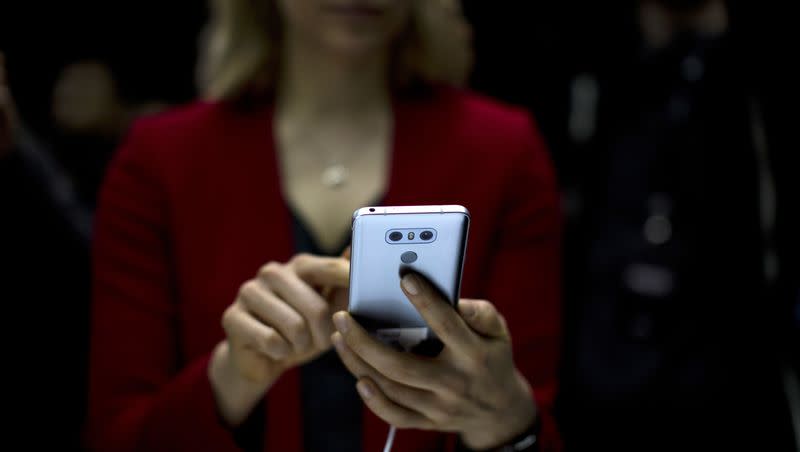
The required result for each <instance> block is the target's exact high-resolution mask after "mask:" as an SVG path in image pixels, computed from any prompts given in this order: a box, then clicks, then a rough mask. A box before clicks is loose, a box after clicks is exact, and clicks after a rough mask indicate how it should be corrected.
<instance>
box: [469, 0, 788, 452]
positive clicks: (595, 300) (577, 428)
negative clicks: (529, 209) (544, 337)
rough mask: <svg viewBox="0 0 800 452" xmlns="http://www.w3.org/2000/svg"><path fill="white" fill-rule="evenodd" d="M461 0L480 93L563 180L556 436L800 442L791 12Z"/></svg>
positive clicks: (591, 446) (624, 444)
mask: <svg viewBox="0 0 800 452" xmlns="http://www.w3.org/2000/svg"><path fill="white" fill-rule="evenodd" d="M465 5H466V8H465V9H466V12H467V15H468V17H469V18H470V19H471V20H472V22H473V24H474V27H475V28H474V30H475V39H476V48H477V55H476V62H477V66H476V71H475V76H474V77H473V80H472V81H473V84H474V86H475V87H476V88H478V89H479V90H481V91H484V92H487V93H489V94H492V95H495V96H498V97H500V98H502V99H506V100H508V101H512V102H515V103H519V104H522V105H526V106H527V107H529V108H530V109H532V110H533V111H534V112H535V113H536V116H537V119H539V120H540V124H541V126H542V129H543V132H544V135H545V137H546V139H547V141H548V142H549V144H550V148H551V149H552V150H553V158H554V160H555V162H556V166H557V168H558V170H559V179H560V183H561V186H562V190H563V191H564V203H563V205H564V210H565V213H566V214H567V219H568V222H567V234H566V241H565V248H566V249H565V256H566V262H565V334H564V337H565V349H564V355H563V379H562V387H563V394H562V400H561V402H562V403H561V404H560V409H559V413H560V415H561V419H562V420H563V433H564V438H565V444H566V446H567V448H568V449H570V450H577V451H583V450H596V449H597V448H610V449H613V450H722V449H724V448H734V449H742V448H749V449H751V450H767V449H769V450H794V448H793V447H792V443H793V441H792V431H791V430H792V428H791V427H792V425H794V426H795V438H800V401H798V394H800V390H798V387H797V373H796V369H797V360H798V358H800V349H798V347H800V336H798V331H800V330H798V324H797V314H796V312H797V307H796V306H797V305H796V303H797V298H798V290H799V286H800V266H798V258H800V249H799V248H798V240H800V223H798V221H797V220H798V216H799V215H798V206H800V199H798V195H800V187H799V186H798V179H799V178H798V177H797V166H796V164H794V159H793V158H792V157H791V156H792V155H793V154H796V150H797V149H798V148H800V144H799V143H798V134H797V127H796V125H795V124H794V122H796V115H795V114H793V113H790V112H793V111H796V110H797V108H798V105H800V102H799V101H800V100H799V99H797V97H796V89H793V87H794V86H796V80H797V78H796V77H793V75H794V74H793V73H792V72H790V71H789V66H791V64H790V62H791V61H792V60H793V59H794V58H795V57H794V54H795V53H796V48H793V47H796V46H795V45H794V43H795V42H797V33H796V27H794V24H793V23H792V20H793V19H792V17H793V16H792V15H791V14H787V11H785V10H783V9H781V8H780V7H776V6H775V5H765V4H758V3H754V2H746V1H736V0H733V1H725V2H723V1H707V0H675V1H672V0H664V1H629V2H611V3H609V2H591V1H578V0H574V1H563V2H519V3H505V4H503V5H502V7H498V6H497V5H495V4H491V5H490V4H487V3H486V2H482V1H480V0H466V1H465ZM509 42H513V43H517V45H516V46H508V43H509ZM520 49H524V57H521V54H520ZM789 74H792V75H789ZM787 113H788V114H787ZM792 362H794V366H792V365H791V363H792ZM792 407H793V408H792Z"/></svg>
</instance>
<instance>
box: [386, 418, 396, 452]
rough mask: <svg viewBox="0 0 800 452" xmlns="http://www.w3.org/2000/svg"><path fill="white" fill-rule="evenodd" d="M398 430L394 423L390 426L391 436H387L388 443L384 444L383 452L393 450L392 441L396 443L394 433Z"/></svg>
mask: <svg viewBox="0 0 800 452" xmlns="http://www.w3.org/2000/svg"><path fill="white" fill-rule="evenodd" d="M395 432H397V429H396V428H395V427H394V425H390V426H389V436H387V437H386V445H385V446H383V452H391V451H392V443H394V434H395Z"/></svg>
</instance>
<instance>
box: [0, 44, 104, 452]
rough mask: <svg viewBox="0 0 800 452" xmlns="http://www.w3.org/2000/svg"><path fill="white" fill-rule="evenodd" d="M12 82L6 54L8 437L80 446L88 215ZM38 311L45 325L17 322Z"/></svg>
mask: <svg viewBox="0 0 800 452" xmlns="http://www.w3.org/2000/svg"><path fill="white" fill-rule="evenodd" d="M6 82H7V78H6V71H5V58H4V56H3V54H2V53H0V275H2V276H0V300H2V301H4V302H5V307H6V312H5V313H4V315H5V317H6V319H8V320H9V321H7V322H6V325H5V326H4V328H3V331H2V339H3V341H4V343H6V344H9V347H8V350H7V354H6V359H7V366H6V367H5V371H4V372H3V376H2V379H1V380H0V381H2V383H3V385H4V386H5V387H6V388H8V391H7V392H8V395H7V397H6V398H5V403H4V406H5V408H6V409H7V410H8V412H9V413H13V415H12V416H11V422H10V423H7V424H6V427H7V432H8V434H7V435H6V440H7V441H8V442H9V444H18V442H19V441H22V442H23V443H25V442H30V444H35V445H36V446H37V447H41V448H44V449H57V450H65V451H77V450H82V449H81V438H80V431H81V427H82V425H81V424H82V421H83V415H84V412H85V407H86V401H85V399H86V391H85V388H86V368H87V352H86V350H87V348H88V338H87V332H88V323H89V322H88V299H89V277H88V273H89V253H88V243H87V240H86V235H85V232H86V231H85V230H84V229H83V227H82V226H86V225H88V222H86V221H83V220H84V219H85V218H84V217H83V216H82V215H81V213H82V211H81V210H80V209H79V208H78V207H77V203H76V202H74V201H75V200H74V198H73V197H71V196H70V193H66V192H64V191H57V190H55V187H54V186H53V185H51V183H53V182H55V181H60V182H63V181H64V179H63V178H61V177H60V174H59V173H57V172H56V171H55V167H54V166H52V165H50V164H49V163H52V162H50V161H49V160H46V159H42V158H40V157H42V154H41V153H40V152H39V149H36V148H32V147H31V143H30V140H29V139H28V138H27V134H26V131H25V130H24V129H23V128H22V126H21V119H20V116H19V114H18V113H17V109H16V106H15V103H14V101H13V98H12V96H11V88H10V85H9V84H7V83H6ZM45 273H49V275H48V276H47V277H46V282H45V283H42V277H43V276H42V275H43V274H45ZM32 317H36V320H35V323H36V325H37V331H36V332H34V331H32V330H31V329H30V328H28V327H26V326H24V325H23V322H19V321H18V320H19V319H24V318H32ZM11 319H14V320H11ZM44 407H46V412H47V413H46V415H43V410H44V409H45V408H44ZM34 419H36V420H38V422H32V420H34ZM42 429H46V430H47V434H46V435H43V434H42ZM32 438H35V440H32Z"/></svg>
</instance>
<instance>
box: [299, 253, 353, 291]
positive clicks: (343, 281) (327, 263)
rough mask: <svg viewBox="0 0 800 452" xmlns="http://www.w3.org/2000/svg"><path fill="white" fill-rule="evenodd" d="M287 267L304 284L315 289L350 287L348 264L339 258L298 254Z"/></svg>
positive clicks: (345, 260)
mask: <svg viewBox="0 0 800 452" xmlns="http://www.w3.org/2000/svg"><path fill="white" fill-rule="evenodd" d="M289 266H290V267H291V268H292V269H293V270H294V272H295V273H296V274H297V276H299V277H300V279H302V280H303V281H305V282H306V283H308V284H310V285H312V286H316V287H325V286H331V287H338V288H347V287H350V262H349V261H348V260H347V259H344V258H341V257H321V256H314V255H311V254H298V255H297V256H295V257H294V258H292V260H291V262H290V263H289Z"/></svg>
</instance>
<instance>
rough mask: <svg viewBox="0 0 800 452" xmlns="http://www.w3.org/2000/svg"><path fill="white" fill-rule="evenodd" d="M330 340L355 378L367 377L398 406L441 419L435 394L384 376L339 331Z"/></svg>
mask: <svg viewBox="0 0 800 452" xmlns="http://www.w3.org/2000/svg"><path fill="white" fill-rule="evenodd" d="M331 342H333V346H334V348H335V349H336V353H337V354H338V355H339V358H341V360H342V363H343V364H344V365H345V367H347V369H348V370H349V371H350V373H352V374H353V375H354V376H355V377H356V378H357V379H361V378H364V377H367V378H369V379H370V380H372V381H373V382H375V383H376V384H377V385H378V387H379V388H380V389H381V391H382V392H383V393H384V394H385V395H386V397H388V398H389V399H390V400H392V401H393V402H395V403H396V404H398V405H400V406H403V407H406V408H409V409H411V410H414V411H417V412H419V413H422V414H423V415H424V416H425V417H427V418H428V419H431V420H434V421H435V420H436V419H443V416H441V415H440V414H442V411H443V410H441V409H439V408H438V407H437V405H436V403H437V401H438V398H437V397H436V394H434V393H433V392H431V391H427V390H424V389H418V388H413V387H411V386H406V385H404V384H402V383H398V382H396V381H393V380H390V379H389V378H387V377H385V376H384V375H382V374H381V373H380V372H378V371H377V370H375V368H373V367H372V366H370V365H369V364H367V363H366V362H364V360H363V359H361V358H360V357H359V356H358V355H356V354H355V353H354V352H353V351H352V350H350V348H349V347H348V346H347V343H345V341H344V338H342V335H341V333H339V332H336V333H333V335H332V336H331Z"/></svg>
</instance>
